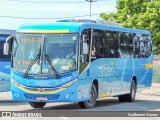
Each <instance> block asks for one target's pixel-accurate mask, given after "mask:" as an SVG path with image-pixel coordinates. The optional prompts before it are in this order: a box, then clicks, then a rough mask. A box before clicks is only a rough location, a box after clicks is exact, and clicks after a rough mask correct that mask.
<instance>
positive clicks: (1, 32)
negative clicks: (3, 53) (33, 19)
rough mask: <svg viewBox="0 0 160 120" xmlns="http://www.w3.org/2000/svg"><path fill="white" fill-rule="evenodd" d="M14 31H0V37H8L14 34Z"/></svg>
mask: <svg viewBox="0 0 160 120" xmlns="http://www.w3.org/2000/svg"><path fill="white" fill-rule="evenodd" d="M15 32H16V30H9V29H0V35H10V34H14V33H15Z"/></svg>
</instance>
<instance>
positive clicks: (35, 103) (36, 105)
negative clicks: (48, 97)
mask: <svg viewBox="0 0 160 120" xmlns="http://www.w3.org/2000/svg"><path fill="white" fill-rule="evenodd" d="M29 104H30V105H31V106H32V107H33V108H43V107H44V106H45V105H46V103H45V102H29Z"/></svg>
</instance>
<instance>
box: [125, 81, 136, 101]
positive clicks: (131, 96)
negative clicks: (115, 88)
mask: <svg viewBox="0 0 160 120" xmlns="http://www.w3.org/2000/svg"><path fill="white" fill-rule="evenodd" d="M135 97H136V83H135V81H134V80H132V84H131V90H130V94H127V95H126V98H127V102H134V101H135Z"/></svg>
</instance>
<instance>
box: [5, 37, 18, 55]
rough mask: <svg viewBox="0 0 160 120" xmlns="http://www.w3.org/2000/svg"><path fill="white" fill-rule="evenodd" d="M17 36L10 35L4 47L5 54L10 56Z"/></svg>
mask: <svg viewBox="0 0 160 120" xmlns="http://www.w3.org/2000/svg"><path fill="white" fill-rule="evenodd" d="M14 37H15V35H10V36H9V37H7V39H6V43H5V44H4V46H3V54H4V55H8V54H9V46H10V44H11V41H12V40H14Z"/></svg>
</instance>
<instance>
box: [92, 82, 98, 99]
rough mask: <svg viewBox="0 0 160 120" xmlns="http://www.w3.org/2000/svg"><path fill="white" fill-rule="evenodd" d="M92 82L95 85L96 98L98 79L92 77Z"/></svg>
mask: <svg viewBox="0 0 160 120" xmlns="http://www.w3.org/2000/svg"><path fill="white" fill-rule="evenodd" d="M92 84H94V85H95V87H96V90H97V98H98V79H94V80H93V81H92Z"/></svg>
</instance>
